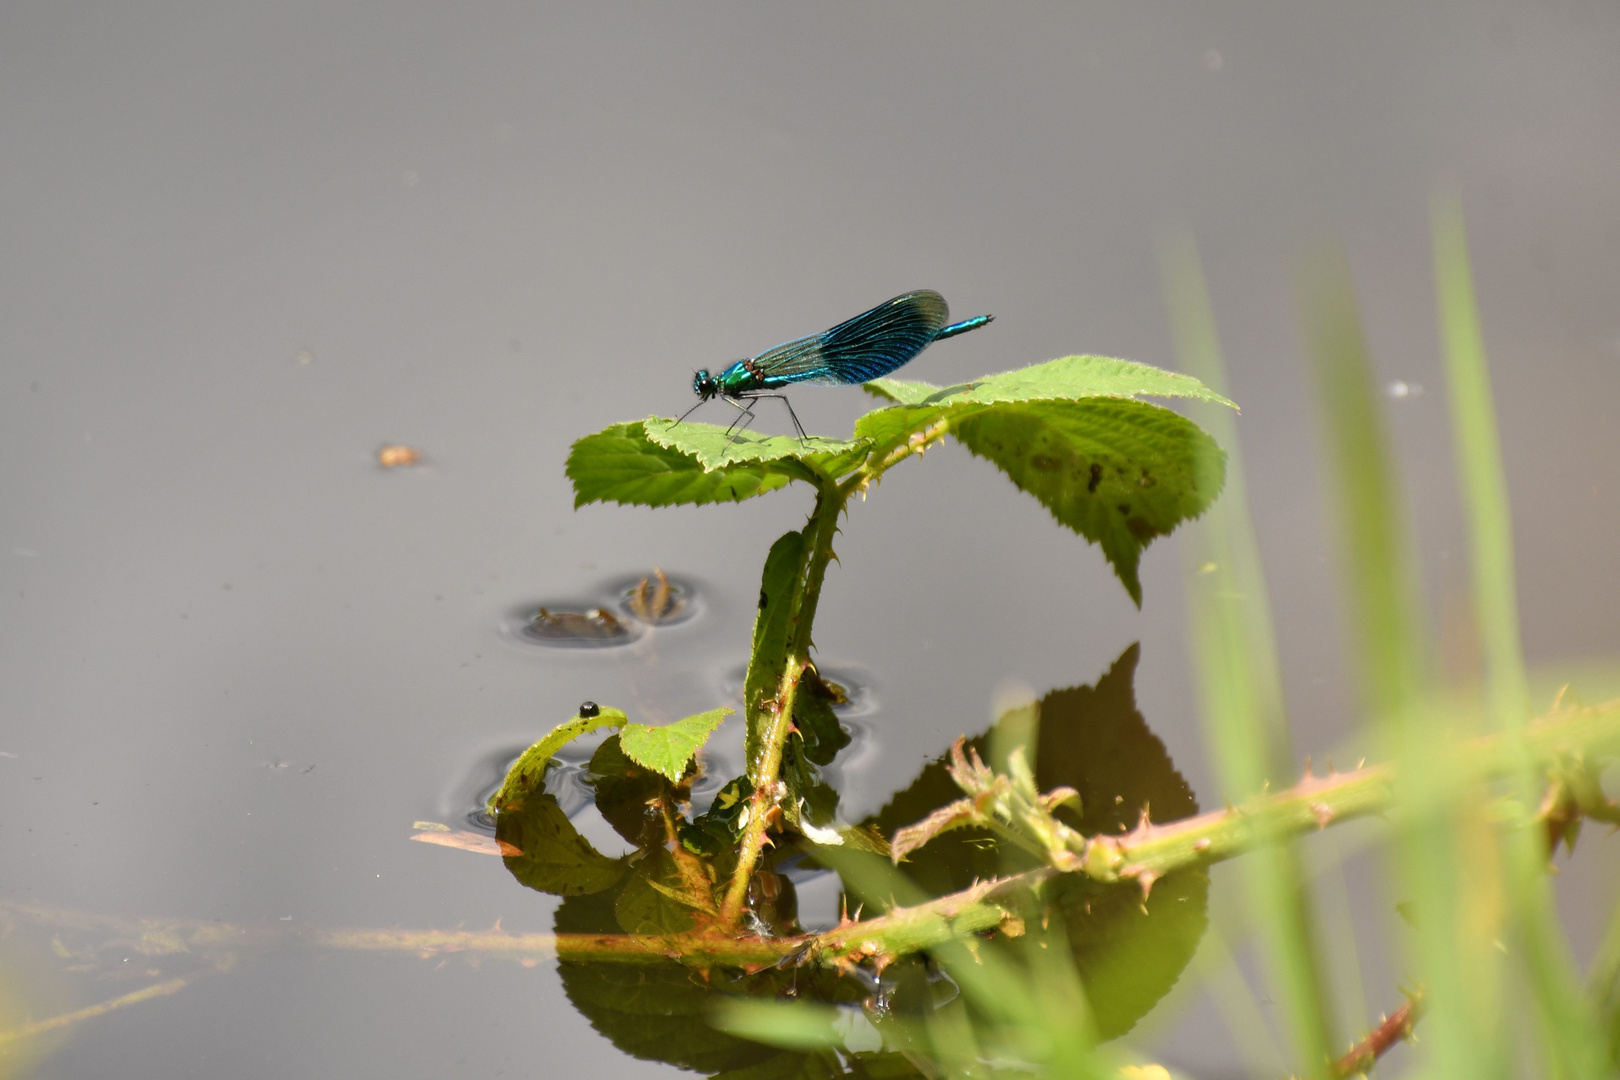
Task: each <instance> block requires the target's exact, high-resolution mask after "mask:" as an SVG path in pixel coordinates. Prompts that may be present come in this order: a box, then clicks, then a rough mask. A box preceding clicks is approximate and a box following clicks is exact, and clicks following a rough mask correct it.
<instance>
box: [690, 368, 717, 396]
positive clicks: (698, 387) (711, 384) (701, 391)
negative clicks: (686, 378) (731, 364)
mask: <svg viewBox="0 0 1620 1080" xmlns="http://www.w3.org/2000/svg"><path fill="white" fill-rule="evenodd" d="M719 392H720V384H719V383H717V382H715V380H714V376H713V375H710V374H709V369H708V368H704V369H703V370H702V371H699V372H698V373H697V374H695V375H693V376H692V393H694V394H696V395H697V396H698V397H700V398H702V399H703V400H704V401H708V400H709V399H710V398H712V397H714V395H716V394H718V393H719Z"/></svg>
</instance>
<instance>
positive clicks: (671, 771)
mask: <svg viewBox="0 0 1620 1080" xmlns="http://www.w3.org/2000/svg"><path fill="white" fill-rule="evenodd" d="M736 711H737V710H735V709H729V708H726V707H725V706H721V707H720V708H718V709H710V710H709V711H708V712H702V713H698V714H697V715H696V716H688V717H686V718H685V719H682V720H677V721H675V722H674V723H673V724H665V725H664V726H662V727H647V726H646V725H644V724H626V725H625V726H624V730H623V731H621V732H619V746H620V748H621V749H623V750H624V752H625V755H626V756H628V757H629V758H630V760H631V761H634V762H635V763H636V764H638V765H641V766H642V767H644V768H648V769H651V770H653V771H654V772H656V773H660V774H662V775H663V776H665V777H667V778H668V779H669V780H670V781H672V782H678V781H679V780H680V778H681V777H682V776H684V775H685V773H686V766H687V764H688V763H690V762H691V760H692V758H693V756H694V755H696V754H697V752H698V748H699V747H701V746H702V745H703V744H704V743H705V742H708V740H709V736H710V735H712V734H714V729H715V728H717V727H719V726H720V723H721V721H723V720H725V718H726V717H728V716H730V715H731V714H732V713H734V712H736Z"/></svg>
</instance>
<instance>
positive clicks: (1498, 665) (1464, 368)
mask: <svg viewBox="0 0 1620 1080" xmlns="http://www.w3.org/2000/svg"><path fill="white" fill-rule="evenodd" d="M1434 260H1435V262H1434V265H1435V292H1436V296H1437V300H1438V303H1439V309H1440V330H1441V338H1442V340H1443V342H1444V345H1445V361H1446V384H1447V389H1448V390H1449V398H1450V403H1451V425H1452V437H1453V440H1454V446H1455V453H1456V458H1457V470H1458V474H1459V475H1458V480H1459V484H1460V486H1461V488H1462V493H1463V502H1464V508H1465V510H1466V517H1467V522H1468V539H1469V556H1470V562H1471V565H1472V572H1473V586H1474V608H1475V610H1476V611H1477V612H1478V616H1479V623H1480V635H1481V638H1482V642H1483V645H1484V650H1485V685H1486V692H1485V700H1486V706H1487V710H1488V713H1489V715H1490V719H1491V722H1492V723H1493V724H1494V725H1495V726H1496V728H1497V729H1498V730H1501V731H1503V732H1505V733H1507V734H1508V735H1509V737H1511V736H1512V735H1513V734H1514V733H1517V732H1521V731H1522V730H1523V729H1524V726H1525V725H1526V724H1527V723H1529V721H1530V718H1531V705H1530V695H1529V688H1528V687H1529V681H1528V678H1527V676H1526V673H1525V665H1524V653H1523V651H1522V649H1521V648H1520V644H1519V605H1518V597H1517V591H1516V588H1515V583H1514V559H1513V521H1512V516H1511V514H1510V512H1509V509H1508V494H1507V478H1506V476H1505V475H1504V473H1503V468H1502V451H1501V442H1500V439H1499V437H1498V434H1497V428H1496V411H1495V406H1494V404H1493V402H1492V395H1491V383H1490V373H1489V371H1488V369H1487V367H1486V362H1485V345H1484V338H1483V335H1482V334H1481V332H1480V326H1479V312H1478V308H1477V305H1476V303H1475V299H1474V286H1473V278H1472V274H1471V273H1470V270H1469V260H1468V240H1467V234H1466V232H1465V230H1464V225H1463V217H1462V206H1461V204H1460V202H1459V201H1458V200H1457V198H1456V197H1455V196H1450V197H1445V198H1442V199H1440V200H1439V201H1437V203H1436V206H1435V211H1434ZM1523 760H1524V762H1525V764H1524V767H1523V768H1522V769H1520V770H1519V773H1518V775H1517V776H1515V777H1514V780H1515V787H1516V788H1517V792H1516V794H1517V795H1518V798H1519V801H1520V803H1521V804H1522V805H1524V806H1534V805H1536V804H1537V802H1538V801H1539V793H1538V787H1539V783H1538V780H1537V777H1536V775H1535V773H1534V771H1533V770H1532V769H1531V767H1530V765H1529V759H1528V757H1527V756H1525V757H1524V758H1523ZM1504 844H1505V848H1506V850H1505V852H1504V854H1505V856H1506V859H1505V864H1506V868H1507V873H1508V886H1509V895H1510V897H1511V908H1512V910H1511V912H1510V915H1509V921H1510V922H1511V923H1512V924H1514V927H1513V928H1514V930H1515V936H1517V937H1518V939H1519V940H1520V941H1521V942H1522V943H1523V946H1524V954H1525V961H1526V964H1527V966H1528V968H1529V975H1530V980H1531V985H1532V987H1533V989H1534V994H1535V999H1536V1004H1537V1018H1538V1020H1539V1029H1540V1034H1541V1040H1542V1044H1543V1049H1544V1050H1545V1051H1546V1053H1547V1056H1548V1058H1549V1060H1548V1062H1547V1065H1548V1066H1549V1068H1550V1069H1551V1071H1552V1074H1554V1075H1556V1074H1559V1073H1562V1075H1567V1076H1597V1075H1600V1074H1601V1072H1602V1071H1603V1059H1604V1057H1605V1056H1606V1048H1605V1040H1604V1039H1603V1038H1602V1034H1601V1031H1600V1030H1599V1026H1598V1023H1597V1017H1596V1016H1595V1015H1594V1013H1593V1010H1592V1008H1591V1005H1590V1004H1589V1003H1588V1002H1587V1001H1586V1000H1585V999H1584V998H1583V996H1582V994H1581V992H1580V989H1579V983H1578V976H1577V973H1576V969H1575V965H1574V962H1573V960H1572V958H1571V957H1570V955H1569V951H1568V946H1567V944H1566V942H1565V941H1564V940H1563V937H1562V935H1561V934H1560V933H1559V930H1558V915H1557V908H1556V906H1555V904H1554V903H1553V897H1552V889H1551V883H1550V882H1549V881H1548V880H1547V875H1546V873H1545V862H1546V853H1545V850H1544V842H1543V840H1542V837H1541V835H1540V830H1539V829H1537V828H1520V829H1516V830H1512V831H1510V832H1508V833H1507V835H1506V836H1505V837H1504Z"/></svg>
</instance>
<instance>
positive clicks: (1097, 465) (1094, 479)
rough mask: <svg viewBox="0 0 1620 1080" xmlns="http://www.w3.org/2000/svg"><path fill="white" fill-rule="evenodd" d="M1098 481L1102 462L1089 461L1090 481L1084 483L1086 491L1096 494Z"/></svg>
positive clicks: (1099, 481)
mask: <svg viewBox="0 0 1620 1080" xmlns="http://www.w3.org/2000/svg"><path fill="white" fill-rule="evenodd" d="M1100 483H1102V463H1101V462H1099V461H1093V462H1092V463H1091V481H1090V482H1089V483H1088V484H1086V491H1087V492H1089V493H1090V494H1092V495H1095V494H1097V485H1098V484H1100Z"/></svg>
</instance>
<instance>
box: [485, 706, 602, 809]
mask: <svg viewBox="0 0 1620 1080" xmlns="http://www.w3.org/2000/svg"><path fill="white" fill-rule="evenodd" d="M625 719H626V718H625V715H624V713H623V712H621V711H619V710H618V709H608V708H603V709H602V710H601V711H600V712H598V713H597V715H595V716H576V717H574V719H572V720H568V721H565V722H563V723H561V724H558V725H557V726H556V727H554V728H552V729H551V731H550V732H549V733H548V734H547V735H546V736H545V738H543V739H541V740H540V741H539V742H537V743H535V744H534V745H533V746H531V747H529V748H528V749H527V750H525V751H523V755H522V756H521V757H519V758H518V759H517V760H516V761H515V762H513V763H512V767H511V768H510V769H507V770H506V780H505V782H504V783H502V784H501V789H500V790H499V791H497V792H496V793H495V794H494V795H491V796H490V798H489V809H491V810H502V809H505V808H507V807H509V806H516V805H517V804H519V803H521V802H522V801H523V800H524V799H525V798H527V797H528V796H529V795H530V794H531V793H532V792H536V791H540V790H541V789H542V786H543V782H544V780H545V777H546V766H547V765H549V764H550V763H551V759H552V758H554V757H556V756H557V751H559V750H561V749H562V748H563V747H565V746H567V745H568V744H569V743H571V742H573V741H574V740H575V739H577V738H579V737H580V736H581V735H585V734H587V733H589V732H592V731H596V730H598V729H600V728H606V727H623V726H624V723H625Z"/></svg>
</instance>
